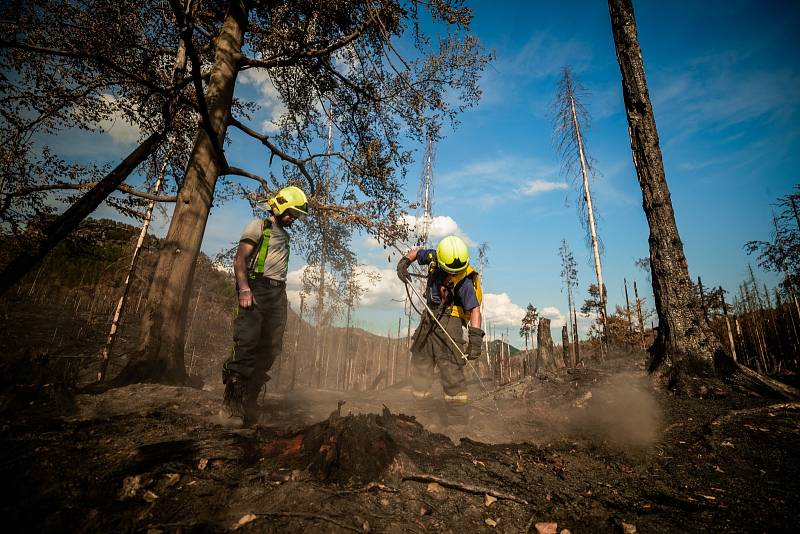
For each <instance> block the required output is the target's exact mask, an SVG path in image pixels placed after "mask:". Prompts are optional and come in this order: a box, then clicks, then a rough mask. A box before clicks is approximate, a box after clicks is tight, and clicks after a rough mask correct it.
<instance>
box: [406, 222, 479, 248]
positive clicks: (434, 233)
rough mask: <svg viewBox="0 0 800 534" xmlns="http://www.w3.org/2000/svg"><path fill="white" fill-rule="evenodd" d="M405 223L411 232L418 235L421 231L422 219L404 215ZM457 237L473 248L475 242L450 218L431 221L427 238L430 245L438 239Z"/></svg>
mask: <svg viewBox="0 0 800 534" xmlns="http://www.w3.org/2000/svg"><path fill="white" fill-rule="evenodd" d="M404 218H405V221H406V223H407V224H408V226H410V227H411V230H412V232H414V233H416V234H419V232H420V231H421V230H422V217H417V216H414V215H406V216H405V217H404ZM448 235H457V236H458V237H460V238H461V239H463V240H464V242H465V243H466V244H467V245H469V246H475V242H474V241H473V240H472V239H470V237H469V236H468V235H467V234H466V232H464V230H462V229H461V228H460V227H459V226H458V223H457V222H456V221H455V220H454V219H453V218H452V217H450V216H447V215H437V216H435V217H433V218H432V219H431V222H430V227H429V229H428V238H429V239H430V241H431V242H432V243H435V242H436V241H438V240H439V239H441V238H443V237H445V236H448Z"/></svg>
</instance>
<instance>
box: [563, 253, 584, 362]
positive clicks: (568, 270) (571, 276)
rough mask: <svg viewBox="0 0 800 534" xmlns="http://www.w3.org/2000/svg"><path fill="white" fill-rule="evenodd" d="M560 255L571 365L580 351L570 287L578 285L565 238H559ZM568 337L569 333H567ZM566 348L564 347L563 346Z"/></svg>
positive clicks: (575, 314) (578, 358)
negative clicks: (569, 331) (565, 297)
mask: <svg viewBox="0 0 800 534" xmlns="http://www.w3.org/2000/svg"><path fill="white" fill-rule="evenodd" d="M558 255H559V256H560V257H561V280H562V282H564V287H565V288H566V289H567V309H568V312H567V315H569V329H568V330H571V331H572V345H571V346H570V356H571V359H572V367H575V366H576V365H578V361H580V353H579V351H578V312H577V310H576V306H575V299H574V298H573V293H572V289H573V288H575V287H578V266H577V264H576V263H575V256H573V255H572V250H570V248H569V245H568V244H567V240H566V239H562V240H561V247H559V249H558ZM567 339H569V335H567ZM565 348H566V347H565Z"/></svg>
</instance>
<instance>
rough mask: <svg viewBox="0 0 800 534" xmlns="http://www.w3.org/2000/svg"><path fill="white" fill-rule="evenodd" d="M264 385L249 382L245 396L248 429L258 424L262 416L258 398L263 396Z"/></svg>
mask: <svg viewBox="0 0 800 534" xmlns="http://www.w3.org/2000/svg"><path fill="white" fill-rule="evenodd" d="M262 388H263V386H262V385H259V384H258V383H256V382H253V381H252V380H251V382H249V383H248V384H247V390H246V391H245V394H244V425H245V426H247V427H250V426H253V425H255V424H256V423H258V419H259V416H260V415H261V406H259V405H258V397H259V396H261V389H262Z"/></svg>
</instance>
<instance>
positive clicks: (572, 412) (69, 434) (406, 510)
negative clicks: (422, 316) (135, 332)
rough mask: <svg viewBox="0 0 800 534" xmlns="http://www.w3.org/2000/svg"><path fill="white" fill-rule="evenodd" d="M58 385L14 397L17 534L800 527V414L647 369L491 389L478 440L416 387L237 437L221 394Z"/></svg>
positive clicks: (291, 405)
mask: <svg viewBox="0 0 800 534" xmlns="http://www.w3.org/2000/svg"><path fill="white" fill-rule="evenodd" d="M48 388H50V389H48ZM52 388H53V386H48V385H40V386H37V387H35V388H34V387H30V386H28V387H27V389H26V388H22V387H19V386H18V387H17V388H16V389H14V388H12V389H7V390H6V391H5V394H4V398H3V403H2V407H3V410H2V420H0V428H1V431H0V436H1V438H0V439H2V445H1V446H0V466H2V467H0V485H2V496H0V514H2V518H3V530H4V531H5V532H14V531H20V532H82V531H89V532H95V531H100V532H151V533H156V532H179V531H180V532H217V531H228V530H239V531H242V532H393V533H400V532H429V531H434V532H460V533H464V532H482V531H485V532H491V531H497V532H524V531H526V529H529V530H530V531H531V532H536V531H537V528H538V529H539V530H540V531H547V529H551V531H552V529H553V527H554V526H553V525H550V526H547V525H543V524H542V523H557V525H558V527H557V529H558V530H557V532H561V530H562V529H569V530H570V531H571V532H573V533H581V532H634V531H636V532H706V531H713V532H779V531H790V530H792V531H793V530H794V529H795V528H796V526H797V524H798V520H799V519H800V506H798V505H799V504H800V503H798V500H799V499H800V497H798V496H799V495H800V459H798V453H800V418H798V415H800V404H795V403H785V402H780V401H775V400H768V399H762V398H757V397H751V396H747V395H745V394H743V393H738V392H735V391H734V392H728V393H727V394H724V395H721V396H717V398H706V399H693V398H685V397H677V396H674V395H671V394H669V393H666V392H664V391H662V390H660V389H657V388H655V387H654V386H653V385H652V384H651V383H650V382H649V381H648V379H647V378H646V377H645V375H644V373H643V372H642V370H641V365H640V364H639V363H638V362H633V361H631V360H621V359H620V360H612V361H611V362H609V363H607V364H604V365H598V366H597V367H596V368H586V369H578V370H572V371H567V370H562V371H560V372H559V373H558V374H557V375H551V376H549V377H548V378H546V379H540V378H528V379H526V380H523V381H520V382H518V383H515V384H511V385H507V386H505V387H503V388H500V389H498V390H497V391H496V392H494V395H493V396H494V397H496V400H495V401H493V400H492V398H491V397H487V396H486V393H485V392H484V391H483V390H482V389H481V387H480V385H479V384H472V385H471V391H470V394H471V396H472V398H473V399H474V401H473V405H472V410H471V419H470V423H469V425H468V426H466V427H464V426H461V427H453V426H447V425H446V421H444V419H443V416H442V415H441V413H440V411H441V406H440V402H439V401H432V402H431V403H430V405H422V406H420V405H415V404H413V403H412V402H411V400H410V392H409V390H408V389H407V388H402V387H398V388H394V389H389V390H384V391H374V392H367V393H352V392H348V393H342V392H335V391H315V390H300V391H296V392H290V393H281V394H274V393H273V394H269V395H265V396H264V398H263V399H262V413H261V419H260V423H259V424H258V425H257V426H255V427H254V428H251V429H245V430H232V429H228V428H225V427H223V426H222V425H220V424H219V419H218V415H217V412H218V409H219V402H220V398H221V390H220V389H219V388H218V387H217V386H214V388H213V389H210V390H197V389H191V388H176V387H168V386H159V385H151V384H142V385H134V386H128V387H125V388H119V389H114V390H110V391H107V392H105V393H103V394H98V395H77V396H75V397H70V396H68V395H59V394H58V392H55V391H51V390H52ZM437 393H438V395H439V396H440V395H441V392H437ZM435 397H436V395H435ZM339 401H345V402H344V404H340V403H339ZM537 524H538V525H537Z"/></svg>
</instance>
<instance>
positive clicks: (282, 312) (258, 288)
mask: <svg viewBox="0 0 800 534" xmlns="http://www.w3.org/2000/svg"><path fill="white" fill-rule="evenodd" d="M268 205H269V208H270V214H269V216H267V217H266V218H265V219H263V220H262V219H253V220H252V221H250V223H249V224H248V225H247V226H246V227H245V229H244V231H243V232H242V236H241V238H240V239H239V246H238V248H237V249H236V256H235V258H234V260H233V273H234V276H235V277H236V290H237V293H238V296H239V312H238V314H237V316H236V319H235V320H234V322H233V350H232V352H231V356H230V357H229V358H228V360H227V361H226V362H225V363H224V365H223V367H222V381H223V383H224V384H225V394H224V399H223V409H222V411H221V412H220V416H221V417H222V419H223V423H224V424H227V425H230V426H244V425H250V424H252V423H254V422H255V421H256V420H257V416H258V404H257V400H258V394H259V393H260V391H261V386H263V385H264V383H265V382H266V381H267V380H269V376H268V375H267V371H269V369H270V367H272V364H273V362H274V361H275V358H277V357H278V355H279V354H280V352H281V347H282V345H283V332H284V330H285V328H286V315H287V307H288V304H287V299H286V275H287V272H288V269H289V232H287V231H286V230H287V228H289V227H290V226H291V225H292V223H293V222H294V221H295V220H296V219H298V218H300V217H305V216H306V215H308V201H307V199H306V195H305V193H303V191H302V190H301V189H300V188H299V187H294V186H289V187H284V188H283V189H281V190H280V191H278V194H277V195H275V196H274V197H273V198H271V199H270V200H269V201H268Z"/></svg>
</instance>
